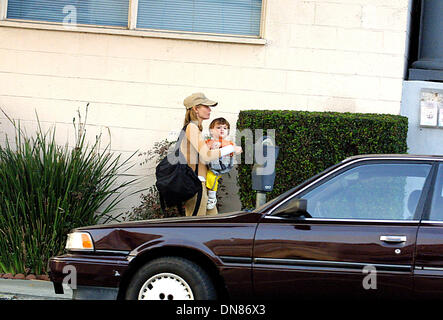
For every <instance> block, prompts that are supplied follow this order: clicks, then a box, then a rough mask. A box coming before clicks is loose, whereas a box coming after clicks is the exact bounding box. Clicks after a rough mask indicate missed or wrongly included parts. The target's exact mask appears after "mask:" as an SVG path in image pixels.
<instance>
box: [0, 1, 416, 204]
mask: <svg viewBox="0 0 443 320" xmlns="http://www.w3.org/2000/svg"><path fill="white" fill-rule="evenodd" d="M0 11H1V10H0ZM407 16H408V0H391V1H382V0H330V1H328V0H311V1H300V0H267V1H266V11H265V25H264V38H265V39H266V44H264V45H263V44H246V43H225V42H213V41H191V40H178V39H162V38H150V37H136V36H128V35H118V34H115V35H110V34H100V33H85V32H75V31H67V30H63V29H62V28H60V30H61V31H52V30H37V29H29V28H23V27H14V26H12V24H11V23H9V24H7V26H5V24H4V23H3V24H2V23H1V21H0V106H1V107H2V108H3V109H4V110H5V112H6V113H7V114H8V115H9V116H10V117H13V118H16V119H21V121H22V125H23V126H25V127H26V128H28V131H31V132H32V130H33V129H34V128H35V127H36V122H35V119H36V117H35V113H38V116H39V118H40V120H41V122H42V123H43V124H44V125H45V126H50V125H53V124H56V130H57V137H58V139H59V141H60V143H65V142H66V141H69V142H70V144H71V145H72V144H73V143H74V142H73V141H74V130H73V126H72V119H73V117H75V116H76V114H77V110H78V109H81V110H82V112H84V108H85V105H86V104H87V103H88V102H89V103H90V107H89V112H88V121H87V123H88V126H87V132H88V134H89V135H90V137H91V139H93V138H94V137H95V136H96V135H97V134H98V133H100V132H102V133H103V140H104V142H103V144H106V142H107V141H110V142H111V146H112V150H113V151H116V152H120V153H123V155H124V156H127V155H129V154H131V153H133V152H134V151H135V150H140V151H146V150H148V149H150V148H151V147H152V146H153V144H154V142H156V141H160V140H161V139H163V138H166V137H168V136H171V132H174V131H177V130H179V129H180V128H181V125H182V121H183V116H184V107H183V105H182V101H183V98H184V97H186V96H187V95H189V94H190V93H193V92H196V91H203V92H205V93H206V95H207V96H208V97H210V98H211V99H215V100H217V101H219V106H217V107H216V108H215V109H214V111H213V114H212V117H220V116H223V117H226V118H227V119H228V120H229V121H230V122H231V123H232V124H234V127H235V122H236V120H237V115H238V112H239V111H240V110H242V109H293V110H309V111H327V110H333V111H340V112H365V113H367V112H370V113H391V114H399V112H400V101H401V94H402V93H401V92H402V78H403V73H404V63H405V43H406V38H407V37H406V30H407V28H406V26H407ZM17 26H24V24H17ZM1 118H2V119H1V128H2V130H3V131H5V132H9V133H10V132H11V126H10V125H9V124H8V122H7V121H6V120H5V117H4V116H3V115H2V117H1ZM108 132H110V137H108ZM277 134H278V133H277ZM139 160H141V158H140V157H135V160H134V162H141V161H139ZM132 172H133V173H134V174H137V175H140V176H141V177H142V178H143V179H142V181H141V182H140V186H141V187H143V186H148V185H150V184H152V183H153V181H154V179H153V165H152V164H150V165H143V166H139V165H137V166H136V168H135V169H133V170H132ZM226 180H228V181H227V184H228V189H229V190H230V191H229V192H230V194H231V197H232V199H233V200H232V201H229V204H225V206H224V207H223V208H222V211H228V210H234V209H239V201H238V199H236V197H235V193H236V189H235V175H232V178H230V179H226ZM136 204H138V197H137V196H134V197H132V198H129V199H128V201H127V202H126V203H125V206H126V207H130V206H131V205H136Z"/></svg>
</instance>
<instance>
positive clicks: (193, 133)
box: [180, 122, 220, 179]
mask: <svg viewBox="0 0 443 320" xmlns="http://www.w3.org/2000/svg"><path fill="white" fill-rule="evenodd" d="M180 150H181V152H182V153H183V155H184V156H185V158H186V161H187V162H188V165H189V166H190V167H191V168H192V169H193V170H195V164H196V163H197V153H198V154H199V164H198V175H199V176H201V177H203V178H205V179H206V173H207V171H208V167H207V163H208V162H210V161H212V160H215V159H217V158H220V149H217V150H210V149H209V147H208V145H207V144H206V142H205V140H204V139H203V136H202V134H201V131H200V130H199V129H198V126H197V125H196V124H195V123H193V122H191V123H189V125H188V126H187V127H186V139H183V141H182V143H181V145H180Z"/></svg>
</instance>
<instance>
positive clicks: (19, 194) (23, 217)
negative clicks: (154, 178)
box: [0, 117, 136, 274]
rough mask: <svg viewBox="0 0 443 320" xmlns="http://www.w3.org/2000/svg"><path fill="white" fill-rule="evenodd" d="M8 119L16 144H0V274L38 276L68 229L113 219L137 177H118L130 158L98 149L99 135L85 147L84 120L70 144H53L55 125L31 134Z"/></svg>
mask: <svg viewBox="0 0 443 320" xmlns="http://www.w3.org/2000/svg"><path fill="white" fill-rule="evenodd" d="M8 119H9V118H8ZM37 119H38V117H37ZM9 120H10V121H11V122H12V123H13V125H14V127H15V146H12V145H11V144H10V142H9V140H7V141H6V145H5V146H4V147H0V197H1V199H0V237H1V241H0V272H4V273H25V272H26V271H30V272H33V273H35V274H42V273H45V272H46V266H47V263H48V260H49V258H50V257H51V256H54V255H58V254H60V253H62V252H63V250H64V245H65V241H66V234H67V233H68V232H69V231H70V230H71V229H73V228H76V227H80V226H85V225H94V224H97V223H98V222H104V223H106V222H108V221H111V220H113V218H112V216H111V215H110V214H111V211H112V210H113V209H114V208H115V206H116V205H117V204H118V203H119V202H120V201H121V200H122V199H123V193H122V191H124V190H126V188H127V187H128V186H130V185H131V184H132V183H133V182H134V181H135V180H136V179H132V178H131V179H130V180H127V181H126V182H120V183H119V182H117V181H116V180H117V178H118V176H119V175H122V174H124V173H125V172H126V171H127V170H129V169H130V167H129V166H128V165H127V164H128V161H129V159H130V158H131V157H129V158H128V159H127V160H125V161H120V156H119V155H118V156H114V155H113V154H112V153H111V152H110V151H109V146H108V147H106V148H105V150H104V151H100V150H99V141H100V137H97V140H96V141H95V143H94V144H93V145H92V146H89V145H88V144H87V143H86V141H85V125H84V124H80V125H79V126H78V131H77V135H76V140H77V141H76V145H75V147H74V148H69V147H68V145H67V144H66V145H65V146H64V147H61V146H58V145H57V144H56V140H55V128H54V129H51V130H49V131H47V132H43V130H42V128H41V127H40V122H39V128H38V130H37V132H36V135H35V137H29V136H27V135H26V134H25V133H24V132H23V130H22V129H21V128H20V123H19V122H15V121H14V120H11V119H9ZM74 126H75V122H74ZM75 128H76V129H77V127H75ZM99 209H100V210H101V211H100V212H99V211H98V210H99Z"/></svg>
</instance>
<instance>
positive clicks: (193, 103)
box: [180, 92, 242, 216]
mask: <svg viewBox="0 0 443 320" xmlns="http://www.w3.org/2000/svg"><path fill="white" fill-rule="evenodd" d="M183 104H184V106H185V107H186V115H185V121H184V127H186V135H185V137H186V138H185V139H183V141H182V143H181V145H180V150H181V152H182V153H183V155H184V156H185V158H186V161H187V163H188V165H189V166H190V167H191V168H192V169H193V170H195V169H196V165H197V163H198V171H197V172H198V178H199V179H200V181H201V182H202V198H201V201H200V206H199V209H198V212H197V216H203V215H215V214H217V207H215V208H213V209H210V210H207V208H206V205H207V202H208V190H207V188H206V173H207V171H208V167H207V163H209V162H210V161H212V160H215V159H217V158H220V157H222V156H225V155H228V154H230V153H235V154H240V153H241V152H242V148H241V147H238V146H232V145H229V146H226V147H223V148H220V149H216V150H210V149H209V147H208V145H207V144H206V142H205V140H204V138H203V135H202V130H203V126H202V122H203V121H204V120H208V119H209V118H210V116H211V107H215V106H216V105H217V104H218V103H217V102H215V101H213V100H210V99H208V98H206V96H205V95H204V94H203V93H201V92H198V93H194V94H192V95H190V96H189V97H187V98H186V99H185V100H184V101H183ZM197 159H198V161H197ZM196 202H197V195H195V196H194V197H193V198H191V199H189V200H188V201H186V202H185V212H186V216H191V215H192V214H193V213H194V209H195V205H196Z"/></svg>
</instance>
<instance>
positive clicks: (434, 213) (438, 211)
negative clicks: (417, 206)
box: [429, 164, 443, 221]
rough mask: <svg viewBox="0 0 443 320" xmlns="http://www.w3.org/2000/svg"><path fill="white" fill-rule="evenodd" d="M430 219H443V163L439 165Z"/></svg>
mask: <svg viewBox="0 0 443 320" xmlns="http://www.w3.org/2000/svg"><path fill="white" fill-rule="evenodd" d="M429 220H435V221H443V164H440V165H439V167H438V172H437V179H436V180H435V186H434V194H433V195H432V205H431V211H430V213H429Z"/></svg>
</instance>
